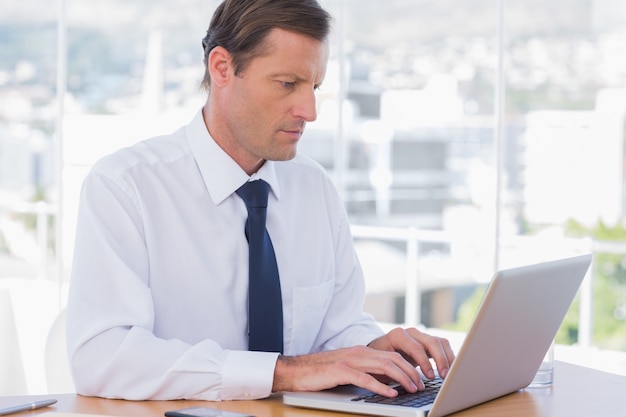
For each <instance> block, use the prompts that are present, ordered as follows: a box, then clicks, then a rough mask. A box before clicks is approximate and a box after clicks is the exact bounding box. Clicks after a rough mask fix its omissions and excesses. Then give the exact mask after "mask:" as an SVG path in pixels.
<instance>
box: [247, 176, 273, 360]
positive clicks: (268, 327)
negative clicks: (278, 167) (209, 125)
mask: <svg viewBox="0 0 626 417" xmlns="http://www.w3.org/2000/svg"><path fill="white" fill-rule="evenodd" d="M269 190H270V186H269V184H268V183H266V182H265V181H263V180H256V181H248V182H246V183H245V184H244V185H242V186H241V187H240V188H239V189H238V190H237V191H236V192H237V195H239V197H241V198H242V199H243V201H244V202H245V203H246V208H247V209H248V220H247V221H246V228H245V231H246V238H247V239H248V247H249V253H250V255H249V266H250V273H249V290H248V338H249V339H248V349H249V350H254V351H263V352H280V353H283V302H282V297H281V294H280V280H279V278H278V266H277V265H276V255H275V254H274V247H273V246H272V241H271V240H270V235H269V234H268V233H267V229H266V228H265V218H266V214H267V196H268V193H269Z"/></svg>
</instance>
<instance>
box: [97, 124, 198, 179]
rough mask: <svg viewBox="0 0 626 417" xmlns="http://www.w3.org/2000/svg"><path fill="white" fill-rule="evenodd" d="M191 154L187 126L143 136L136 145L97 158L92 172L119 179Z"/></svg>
mask: <svg viewBox="0 0 626 417" xmlns="http://www.w3.org/2000/svg"><path fill="white" fill-rule="evenodd" d="M187 154H189V147H188V145H187V141H186V140H185V135H184V129H182V128H181V129H178V130H176V131H175V132H173V133H171V134H168V135H162V136H156V137H153V138H150V139H144V140H142V141H139V142H137V143H136V144H134V145H132V146H129V147H126V148H122V149H119V150H117V151H115V152H113V153H112V154H109V155H106V156H104V157H102V158H101V159H100V160H98V161H97V162H96V163H95V164H94V165H93V167H92V168H91V172H90V174H92V175H97V174H99V175H103V176H106V177H110V178H119V177H121V176H124V175H125V174H129V173H132V172H133V171H137V170H144V169H157V167H158V166H160V165H167V164H169V163H172V162H174V161H176V160H179V159H180V158H184V157H185V156H186V155H187Z"/></svg>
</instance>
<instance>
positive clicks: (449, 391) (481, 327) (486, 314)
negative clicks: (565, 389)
mask: <svg viewBox="0 0 626 417" xmlns="http://www.w3.org/2000/svg"><path fill="white" fill-rule="evenodd" d="M590 263H591V254H585V255H580V256H576V257H572V258H567V259H561V260H557V261H550V262H544V263H539V264H535V265H528V266H522V267H519V268H512V269H507V270H503V271H500V272H498V273H496V274H495V276H494V278H493V279H492V281H491V283H490V284H489V287H488V289H487V292H486V293H485V296H484V298H483V301H482V303H481V306H480V308H479V310H478V312H477V313H476V317H475V318H474V322H473V324H472V326H471V328H470V330H469V332H468V333H467V336H466V337H465V340H464V341H463V344H462V346H461V348H460V350H459V352H458V355H457V357H456V359H455V361H454V363H453V364H452V366H451V367H450V371H449V373H448V376H447V377H446V379H445V380H444V381H443V383H441V384H440V388H439V389H438V392H437V393H435V394H431V395H430V397H431V398H430V399H428V400H427V401H426V404H423V405H417V406H415V405H414V406H407V405H395V404H382V403H376V402H371V401H372V399H371V398H370V397H371V392H369V391H367V390H364V389H361V388H357V387H354V386H341V387H337V388H334V389H330V390H325V391H320V392H286V393H284V394H283V402H284V403H285V404H288V405H292V406H297V407H306V408H316V409H324V410H332V411H341V412H348V413H358V414H370V415H380V416H396V417H403V416H407V417H410V416H411V417H413V416H425V415H428V417H439V416H445V415H448V414H451V413H454V412H456V411H459V410H463V409H465V408H469V407H472V406H474V405H477V404H480V403H483V402H486V401H489V400H492V399H495V398H498V397H501V396H503V395H506V394H509V393H512V392H515V391H517V390H519V389H522V388H525V387H527V386H528V385H529V384H530V382H531V381H532V379H533V377H534V375H535V373H536V371H537V369H538V368H539V365H540V364H541V362H542V360H543V357H544V356H545V353H546V351H547V350H548V347H549V346H550V344H551V342H552V340H553V339H554V336H555V335H556V333H557V331H558V329H559V327H560V325H561V322H562V321H563V319H564V317H565V314H566V313H567V310H568V309H569V306H570V304H571V303H572V300H573V299H574V297H575V295H576V292H577V291H578V288H579V286H580V284H581V282H582V280H583V278H584V277H585V274H586V272H587V269H588V268H589V265H590ZM421 395H423V394H421Z"/></svg>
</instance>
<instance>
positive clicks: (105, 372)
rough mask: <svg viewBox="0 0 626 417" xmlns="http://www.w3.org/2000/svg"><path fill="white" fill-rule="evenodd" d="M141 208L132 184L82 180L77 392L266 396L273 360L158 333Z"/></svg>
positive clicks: (73, 327) (75, 315)
mask: <svg viewBox="0 0 626 417" xmlns="http://www.w3.org/2000/svg"><path fill="white" fill-rule="evenodd" d="M140 212H141V211H140V206H139V204H138V201H137V197H136V193H134V190H133V189H132V187H131V185H127V184H126V183H120V182H119V181H116V182H113V181H112V180H111V179H110V178H108V177H103V176H101V175H99V174H96V175H90V176H89V177H88V178H87V179H86V181H85V185H84V187H83V192H82V194H81V202H80V212H79V217H78V227H77V236H76V244H75V254H74V263H73V270H72V281H71V287H70V293H69V300H68V322H67V333H68V350H69V355H70V366H71V369H72V374H73V377H74V381H75V385H76V388H77V391H78V392H79V393H81V394H84V395H95V396H102V397H111V398H126V399H135V400H139V399H142V400H143V399H178V398H188V399H204V400H223V399H234V398H260V397H265V396H267V395H269V393H270V390H271V383H272V376H273V371H274V366H275V361H276V356H277V355H276V354H268V353H260V352H245V351H232V350H225V349H222V347H221V346H220V345H219V344H218V343H216V342H214V341H212V340H201V341H198V342H197V343H193V344H191V343H184V342H182V341H180V340H176V339H167V340H166V339H162V338H159V337H157V336H155V334H154V322H155V311H154V310H155V306H154V303H153V300H152V294H151V289H150V271H149V253H148V250H147V246H146V242H145V239H144V230H143V219H142V217H141V215H140ZM172 302H177V301H176V300H172ZM184 325H185V324H184V323H181V326H184ZM242 368H243V369H245V370H244V371H242ZM242 375H245V378H242V377H241V376H242Z"/></svg>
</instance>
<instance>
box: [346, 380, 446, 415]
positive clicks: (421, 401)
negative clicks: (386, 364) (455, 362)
mask: <svg viewBox="0 0 626 417" xmlns="http://www.w3.org/2000/svg"><path fill="white" fill-rule="evenodd" d="M442 383H443V379H441V378H436V379H433V380H426V381H424V385H425V386H426V388H425V389H424V390H423V391H417V392H407V391H406V390H405V389H404V388H402V387H401V386H398V387H394V388H395V390H396V391H398V396H397V397H393V398H390V397H385V396H383V395H379V394H374V393H370V394H365V395H361V396H358V397H355V398H353V399H352V401H364V402H366V403H375V404H391V405H401V406H404V407H414V408H419V407H422V406H424V405H427V404H431V403H432V402H433V401H435V397H436V396H437V393H438V392H439V388H441V384H442Z"/></svg>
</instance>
